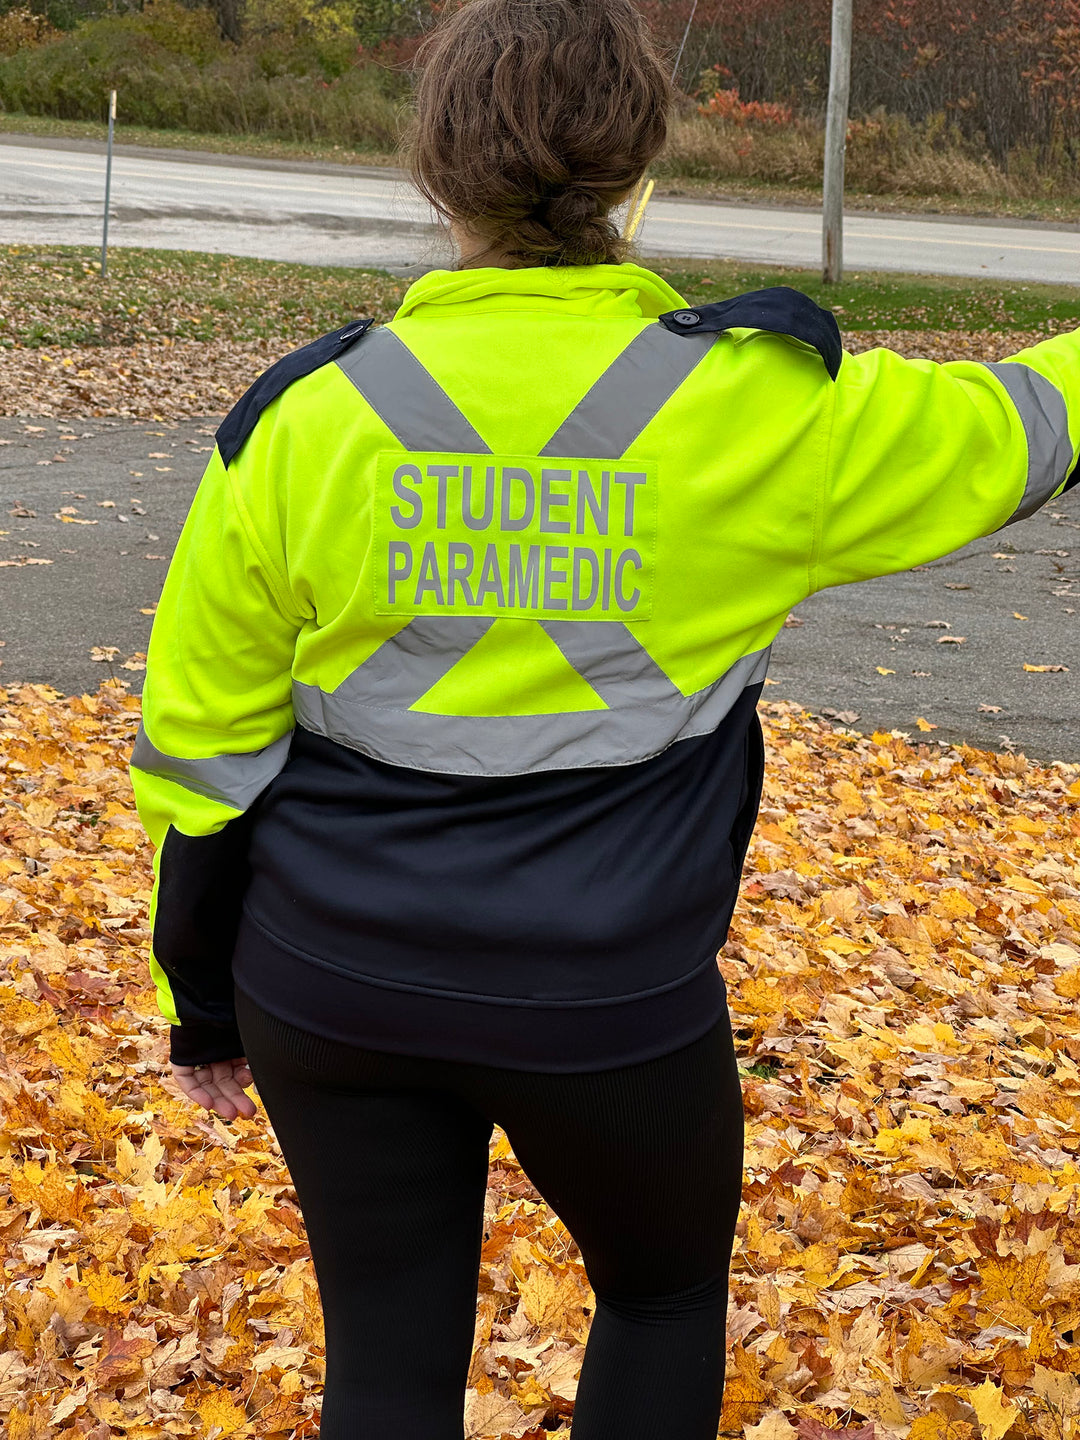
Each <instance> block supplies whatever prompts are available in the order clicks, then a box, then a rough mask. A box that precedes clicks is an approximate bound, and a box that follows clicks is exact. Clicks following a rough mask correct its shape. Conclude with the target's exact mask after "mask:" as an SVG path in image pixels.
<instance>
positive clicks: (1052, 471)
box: [986, 360, 1073, 525]
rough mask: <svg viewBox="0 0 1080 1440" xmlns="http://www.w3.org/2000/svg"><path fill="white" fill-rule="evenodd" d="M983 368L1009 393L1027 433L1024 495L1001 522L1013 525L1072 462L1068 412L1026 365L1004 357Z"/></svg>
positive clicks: (1051, 491) (1052, 489)
mask: <svg viewBox="0 0 1080 1440" xmlns="http://www.w3.org/2000/svg"><path fill="white" fill-rule="evenodd" d="M986 368H987V370H990V371H992V372H993V374H995V375H996V376H997V378H998V379H999V380H1000V381H1001V383H1002V385H1004V387H1005V389H1006V390H1007V391H1008V392H1009V398H1010V399H1011V400H1012V402H1013V404H1014V405H1015V406H1016V408H1017V411H1018V412H1019V414H1020V419H1021V420H1022V421H1023V423H1024V433H1025V434H1026V435H1027V443H1028V477H1027V487H1026V489H1025V490H1024V498H1023V499H1022V500H1021V501H1020V504H1019V505H1018V506H1017V507H1016V509H1015V510H1014V511H1013V513H1012V514H1011V515H1010V516H1009V518H1008V520H1006V521H1005V524H1006V525H1013V524H1015V522H1016V521H1017V520H1026V519H1027V518H1028V516H1029V515H1034V514H1035V511H1036V510H1038V509H1040V508H1041V507H1042V506H1043V505H1045V504H1046V502H1047V501H1048V500H1049V499H1050V498H1051V497H1052V496H1053V495H1055V494H1056V493H1057V491H1058V490H1059V489H1060V488H1061V486H1062V485H1063V484H1064V482H1065V478H1066V476H1067V475H1068V473H1069V470H1070V469H1071V468H1072V463H1073V447H1072V440H1071V439H1070V438H1069V413H1068V409H1067V407H1066V404H1065V397H1064V396H1063V395H1062V393H1061V391H1060V390H1059V389H1058V388H1057V386H1056V385H1055V384H1054V382H1053V381H1052V380H1048V379H1047V378H1046V376H1045V375H1040V374H1039V372H1038V371H1037V370H1033V369H1032V368H1031V366H1030V365H1022V364H1020V363H1019V362H1018V361H1015V360H1007V361H1004V362H1003V363H1002V364H1000V365H987V367H986Z"/></svg>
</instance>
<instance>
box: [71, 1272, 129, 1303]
mask: <svg viewBox="0 0 1080 1440" xmlns="http://www.w3.org/2000/svg"><path fill="white" fill-rule="evenodd" d="M82 1283H83V1284H84V1285H85V1286H86V1293H87V1295H88V1296H89V1297H90V1303H91V1305H96V1306H98V1308H99V1309H101V1310H108V1311H109V1312H110V1313H111V1314H114V1315H119V1314H121V1313H122V1312H123V1311H124V1309H125V1301H126V1297H127V1295H128V1293H129V1291H130V1289H131V1286H130V1285H129V1283H128V1281H127V1279H126V1278H125V1276H123V1275H114V1274H113V1273H112V1272H111V1271H109V1270H105V1269H103V1268H102V1267H100V1266H99V1268H98V1269H96V1270H91V1271H90V1272H89V1273H88V1274H87V1275H84V1276H83V1277H82Z"/></svg>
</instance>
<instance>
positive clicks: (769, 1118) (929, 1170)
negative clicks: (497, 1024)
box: [0, 683, 1080, 1440]
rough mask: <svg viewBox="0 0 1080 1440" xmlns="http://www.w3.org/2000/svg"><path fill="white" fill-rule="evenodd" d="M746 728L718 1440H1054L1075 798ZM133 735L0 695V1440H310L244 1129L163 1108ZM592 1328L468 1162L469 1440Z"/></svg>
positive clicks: (526, 1429)
mask: <svg viewBox="0 0 1080 1440" xmlns="http://www.w3.org/2000/svg"><path fill="white" fill-rule="evenodd" d="M762 714H763V720H764V723H765V729H766V739H767V743H768V749H769V775H768V780H767V784H766V793H765V798H764V802H763V807H762V816H761V821H760V824H759V828H758V833H757V837H756V840H755V843H754V847H753V851H752V855H751V859H750V862H749V865H748V870H747V877H746V884H745V888H744V895H743V899H742V901H741V903H740V906H739V910H738V912H737V914H736V918H735V921H734V924H733V927H732V935H731V940H730V943H729V945H728V946H727V948H726V950H725V952H724V957H723V959H722V960H721V969H722V971H723V973H724V975H725V977H726V979H727V983H728V991H729V998H730V1004H731V1013H732V1021H733V1025H734V1028H735V1032H736V1036H737V1044H738V1049H739V1052H740V1057H741V1060H742V1063H743V1064H744V1065H746V1066H750V1067H753V1068H752V1070H750V1071H747V1072H745V1073H744V1095H745V1108H746V1115H747V1149H746V1187H745V1194H744V1206H743V1214H742V1218H741V1222H740V1227H739V1236H738V1240H737V1242H736V1244H737V1248H736V1254H735V1257H734V1263H733V1271H732V1292H731V1311H730V1317H729V1336H730V1341H731V1345H732V1352H731V1358H730V1364H729V1381H728V1389H727V1396H726V1400H725V1409H724V1415H723V1418H722V1422H721V1428H722V1430H724V1431H725V1432H727V1433H730V1434H740V1433H742V1432H743V1431H744V1429H745V1430H746V1431H747V1432H748V1434H749V1435H750V1436H751V1437H752V1440H787V1437H793V1436H795V1435H798V1437H799V1440H823V1437H824V1436H825V1435H827V1434H828V1433H829V1432H830V1431H831V1430H833V1429H835V1428H837V1427H851V1429H850V1430H849V1435H851V1434H854V1432H855V1431H858V1433H859V1434H860V1435H861V1436H863V1437H865V1440H872V1437H874V1436H875V1435H882V1436H884V1435H886V1434H890V1433H891V1434H894V1435H902V1436H908V1435H910V1436H912V1437H915V1440H937V1437H943V1440H944V1437H948V1440H975V1437H977V1436H982V1437H985V1440H1002V1437H1003V1436H1004V1435H1005V1434H1006V1432H1010V1433H1011V1434H1012V1435H1015V1436H1017V1437H1028V1436H1038V1437H1040V1440H1065V1437H1071V1436H1074V1435H1076V1434H1077V1432H1078V1430H1080V1383H1078V1382H1077V1380H1076V1379H1075V1378H1074V1377H1075V1375H1076V1373H1077V1372H1078V1371H1080V1205H1078V1184H1080V1169H1078V1162H1077V1151H1078V1148H1080V1022H1078V1019H1077V1005H1076V1001H1077V999H1078V998H1080V778H1078V777H1080V767H1075V766H1074V767H1067V766H1054V767H1050V768H1036V767H1034V766H1030V765H1029V764H1028V762H1027V761H1026V760H1025V759H1024V758H1023V757H1022V756H1018V755H993V754H990V753H987V752H982V751H976V750H971V749H967V748H960V749H944V748H941V747H937V746H928V745H921V746H919V747H913V746H912V745H910V744H909V743H907V741H906V740H904V739H903V738H901V737H899V736H897V735H883V734H877V735H874V736H872V737H863V736H859V735H856V734H854V733H853V732H851V731H846V730H834V729H831V728H830V727H828V726H827V725H824V724H823V723H821V722H817V721H814V720H812V719H810V717H809V716H807V715H806V714H805V713H804V712H802V711H800V710H799V709H798V708H797V707H794V706H791V705H785V704H772V705H763V706H762ZM137 719H138V701H137V699H136V698H135V697H133V696H131V695H129V694H127V693H126V691H125V690H124V688H123V687H122V686H120V685H117V684H114V683H110V684H106V685H103V686H102V687H101V688H100V689H99V691H98V693H97V694H96V695H94V696H82V697H70V698H65V697H62V696H59V695H57V694H56V693H55V692H54V691H51V690H49V689H47V688H45V687H39V686H21V687H12V688H10V689H8V690H7V691H6V692H5V691H0V771H2V772H3V773H4V775H5V784H4V786H3V788H2V789H0V936H2V937H3V953H4V955H5V958H6V960H7V966H6V975H5V983H3V984H2V985H0V1044H2V1050H3V1060H2V1061H0V1106H2V1114H3V1132H2V1134H3V1145H2V1147H0V1234H2V1236H3V1241H4V1250H5V1252H6V1254H7V1256H8V1259H7V1261H6V1264H5V1266H4V1270H3V1274H2V1277H0V1315H2V1322H3V1338H2V1343H0V1414H3V1415H5V1416H6V1427H7V1428H6V1432H5V1433H6V1434H7V1435H8V1436H9V1437H10V1440H37V1437H44V1436H46V1435H47V1436H49V1437H53V1436H65V1435H66V1436H75V1435H79V1436H87V1437H91V1440H108V1437H109V1436H111V1435H113V1434H115V1433H120V1432H123V1433H125V1434H128V1435H151V1434H154V1435H157V1434H159V1433H161V1431H162V1429H164V1430H165V1431H166V1432H167V1433H168V1434H170V1435H177V1436H187V1435H192V1436H196V1435H197V1436H206V1437H208V1440H210V1437H213V1436H216V1435H225V1436H232V1435H236V1436H251V1437H254V1436H259V1437H270V1436H282V1437H284V1436H297V1437H300V1436H313V1435H315V1434H316V1433H317V1413H318V1395H319V1384H320V1380H321V1376H322V1366H323V1361H322V1344H321V1342H322V1333H321V1325H320V1321H319V1318H318V1317H319V1310H318V1305H317V1292H316V1288H315V1281H314V1276H313V1272H312V1270H311V1267H310V1261H309V1259H308V1252H307V1247H306V1245H305V1243H304V1238H303V1224H302V1218H301V1216H300V1213H299V1211H298V1209H297V1206H296V1202H295V1199H294V1198H293V1195H292V1191H291V1187H290V1186H289V1183H288V1176H287V1172H286V1170H285V1169H284V1166H283V1164H282V1160H281V1156H280V1152H279V1151H278V1149H277V1146H276V1144H275V1142H274V1141H273V1138H272V1133H271V1131H270V1130H269V1128H268V1126H267V1123H266V1120H265V1112H262V1113H260V1115H259V1117H258V1118H257V1119H256V1120H254V1121H244V1120H239V1121H237V1122H234V1123H233V1124H232V1125H225V1124H224V1123H223V1122H221V1121H220V1120H219V1119H217V1118H216V1117H212V1116H207V1115H206V1114H205V1112H203V1111H199V1110H197V1109H196V1108H195V1107H193V1106H192V1105H191V1104H190V1103H189V1102H187V1101H186V1100H184V1099H183V1098H181V1097H179V1096H178V1093H177V1092H176V1091H175V1090H174V1089H173V1088H172V1085H171V1082H169V1084H168V1085H166V1084H163V1083H162V1078H161V1077H162V1074H163V1073H164V1072H166V1071H167V1065H166V1053H167V1041H166V1028H167V1027H166V1022H165V1021H164V1019H163V1018H162V1017H161V1016H159V1015H158V1013H157V1011H156V1008H155V1005H154V1000H153V994H152V989H151V986H150V982H149V976H148V971H147V967H146V957H145V946H146V941H147V938H148V934H147V928H146V927H147V921H146V902H147V899H148V895H149V884H150V868H149V861H150V856H149V853H148V849H147V846H146V844H145V842H144V839H143V836H142V832H141V830H140V828H139V825H138V821H137V818H136V816H135V814H134V811H133V807H132V800H131V794H130V790H129V787H128V782H127V776H126V757H127V754H128V751H129V748H130V745H131V742H132V740H133V737H134V730H135V726H136V723H137ZM416 1299H417V1313H418V1321H420V1325H419V1326H418V1331H417V1337H416V1342H415V1343H421V1342H420V1338H419V1337H420V1336H421V1334H422V1307H423V1297H422V1296H419V1295H418V1296H417V1297H416ZM591 1303H592V1295H591V1291H590V1290H589V1287H588V1284H587V1281H586V1279H585V1276H584V1272H583V1271H582V1268H581V1265H580V1260H579V1257H578V1253H577V1250H576V1247H575V1246H574V1245H573V1242H572V1241H571V1240H570V1238H569V1236H568V1234H567V1232H566V1231H565V1229H564V1227H563V1226H562V1225H561V1223H560V1222H559V1221H558V1219H557V1218H556V1217H555V1216H554V1214H553V1213H552V1212H551V1211H550V1210H549V1209H548V1208H547V1206H546V1205H544V1204H543V1203H541V1202H540V1200H539V1197H538V1196H537V1195H536V1194H535V1193H534V1192H533V1190H532V1188H531V1186H530V1185H529V1182H528V1180H527V1178H526V1177H525V1176H524V1175H523V1174H522V1172H521V1171H520V1168H519V1167H518V1165H517V1163H516V1161H515V1159H514V1157H513V1155H512V1153H511V1152H510V1150H509V1148H508V1146H507V1142H506V1140H505V1137H504V1136H503V1135H502V1132H501V1131H497V1132H496V1135H495V1138H494V1141H493V1145H492V1169H491V1184H490V1189H489V1196H488V1212H487V1238H486V1242H485V1245H484V1252H483V1265H482V1273H481V1276H480V1298H479V1306H478V1318H477V1331H476V1353H475V1356H474V1360H473V1365H472V1370H471V1373H470V1377H469V1384H470V1391H469V1409H468V1414H467V1428H468V1433H469V1435H470V1436H472V1437H477V1440H479V1437H495V1436H505V1435H509V1436H515V1437H522V1436H527V1437H531V1440H542V1437H543V1436H544V1435H545V1433H548V1432H551V1431H555V1430H560V1432H561V1433H563V1434H565V1433H566V1429H565V1427H566V1426H567V1425H568V1422H569V1417H570V1415H571V1413H572V1402H573V1395H574V1387H575V1376H576V1373H577V1370H578V1368H579V1366H580V1362H581V1354H582V1344H583V1342H584V1340H585V1338H586V1335H587V1331H588V1315H589V1313H590V1311H591ZM432 1343H435V1342H432Z"/></svg>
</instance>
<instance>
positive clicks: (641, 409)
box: [540, 325, 716, 460]
mask: <svg viewBox="0 0 1080 1440" xmlns="http://www.w3.org/2000/svg"><path fill="white" fill-rule="evenodd" d="M715 341H716V336H715V335H672V334H671V332H670V331H669V330H665V329H664V327H663V326H662V325H650V326H649V328H648V329H647V330H642V331H641V333H640V334H639V335H636V336H635V337H634V339H633V340H632V341H631V342H630V344H629V345H628V346H627V347H626V349H625V350H624V351H623V352H622V354H621V355H620V356H619V357H618V358H617V359H616V360H614V361H612V363H611V364H610V365H609V366H608V368H607V369H606V370H605V371H604V373H603V375H601V376H600V379H599V380H597V382H596V384H595V385H594V386H593V387H592V389H591V390H590V391H589V392H588V394H587V395H586V396H585V397H584V398H583V399H582V400H580V401H579V402H578V404H577V405H576V406H575V407H574V409H573V410H572V411H571V412H570V414H569V415H568V416H567V418H566V419H565V420H564V421H563V423H562V424H561V425H560V426H559V428H558V430H556V432H555V434H554V435H553V436H552V437H551V439H550V440H549V441H548V443H547V444H546V445H545V446H544V448H543V449H542V450H541V451H540V454H541V455H559V456H569V457H573V456H575V455H603V456H604V457H605V459H611V460H614V459H616V458H617V457H618V456H620V455H625V454H626V452H627V450H629V448H630V446H631V445H632V444H633V443H634V441H635V440H636V439H637V437H638V436H639V435H640V434H641V432H642V430H644V429H645V426H646V425H648V423H649V421H650V420H652V419H653V418H654V416H655V415H656V413H657V411H658V410H659V409H660V408H661V407H662V406H663V405H666V404H667V402H668V401H669V400H670V399H671V397H672V395H674V394H675V391H676V390H677V389H678V388H679V386H680V385H681V384H682V383H683V381H684V380H686V379H688V378H689V377H690V375H691V374H692V373H693V372H694V370H696V369H697V367H698V365H700V364H701V362H702V360H704V358H705V356H706V355H707V354H708V352H709V351H710V350H711V349H712V346H713V344H714V343H715Z"/></svg>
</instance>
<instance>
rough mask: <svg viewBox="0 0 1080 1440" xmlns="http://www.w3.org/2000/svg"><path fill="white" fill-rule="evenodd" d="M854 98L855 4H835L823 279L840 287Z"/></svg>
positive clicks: (841, 1)
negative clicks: (849, 124)
mask: <svg viewBox="0 0 1080 1440" xmlns="http://www.w3.org/2000/svg"><path fill="white" fill-rule="evenodd" d="M850 95H851V0H833V9H832V60H831V64H830V67H829V111H828V118H827V120H826V122H825V191H824V207H823V208H824V220H825V233H824V237H823V243H822V263H823V270H822V277H821V278H822V279H823V280H824V282H825V284H826V285H838V284H839V283H840V281H841V280H842V279H843V278H844V150H845V147H846V145H847V122H848V103H849V99H850Z"/></svg>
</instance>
